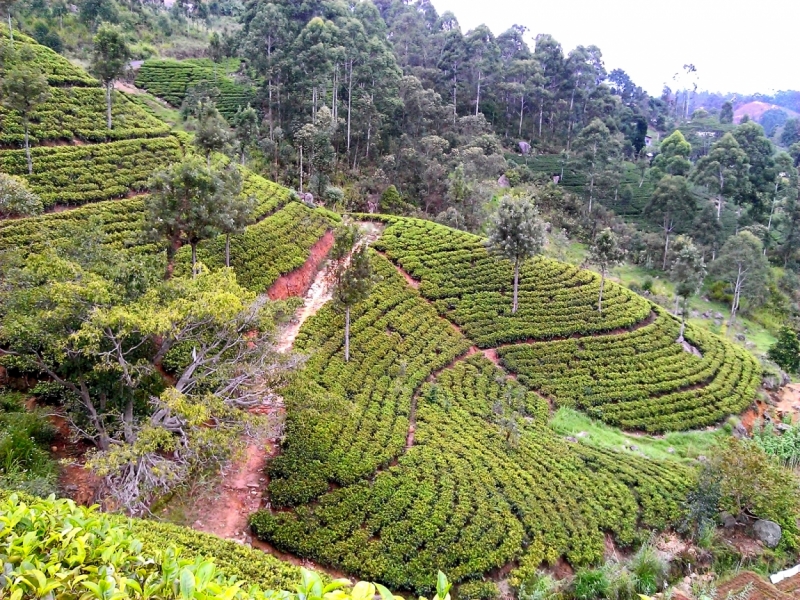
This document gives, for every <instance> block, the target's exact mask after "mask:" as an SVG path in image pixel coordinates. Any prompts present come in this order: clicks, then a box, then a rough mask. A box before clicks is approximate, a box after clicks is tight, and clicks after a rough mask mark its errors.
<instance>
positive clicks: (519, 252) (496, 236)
mask: <svg viewBox="0 0 800 600" xmlns="http://www.w3.org/2000/svg"><path fill="white" fill-rule="evenodd" d="M544 242H545V235H544V223H543V222H542V220H541V219H540V218H539V211H538V210H537V209H536V207H535V206H534V205H533V202H532V201H531V200H530V199H529V198H511V197H510V196H504V197H503V198H502V199H501V200H500V204H499V205H498V207H497V212H496V213H495V214H494V216H493V217H492V223H491V225H490V229H489V239H488V240H487V246H488V248H489V250H490V251H492V252H494V253H496V254H499V255H501V256H504V257H505V258H507V259H508V260H510V261H511V263H512V264H513V265H514V298H513V301H512V305H511V313H512V314H514V313H516V312H517V308H518V306H519V302H518V291H519V268H520V266H521V265H522V262H523V261H525V260H526V259H528V258H531V257H532V256H536V255H537V254H539V253H541V251H542V248H544Z"/></svg>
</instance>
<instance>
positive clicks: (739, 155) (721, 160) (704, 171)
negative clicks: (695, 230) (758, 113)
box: [692, 133, 748, 220]
mask: <svg viewBox="0 0 800 600" xmlns="http://www.w3.org/2000/svg"><path fill="white" fill-rule="evenodd" d="M747 168H748V163H747V154H746V153H745V152H744V150H742V148H741V146H740V145H739V142H737V141H736V138H734V137H733V135H731V134H730V133H726V134H725V135H724V136H722V138H721V139H720V140H719V141H718V142H716V143H714V145H713V146H711V150H710V151H709V153H708V154H707V155H706V156H704V157H702V158H701V159H700V160H698V161H697V164H696V165H695V170H694V172H693V173H692V181H694V182H695V183H698V184H700V185H704V186H706V187H707V188H708V190H709V191H710V192H711V193H712V194H715V195H716V197H717V200H716V204H717V220H719V219H720V218H721V215H722V207H723V205H724V203H725V200H726V198H727V199H730V198H736V197H737V194H738V193H739V191H740V189H741V188H742V186H744V185H746V181H747V179H746V178H747Z"/></svg>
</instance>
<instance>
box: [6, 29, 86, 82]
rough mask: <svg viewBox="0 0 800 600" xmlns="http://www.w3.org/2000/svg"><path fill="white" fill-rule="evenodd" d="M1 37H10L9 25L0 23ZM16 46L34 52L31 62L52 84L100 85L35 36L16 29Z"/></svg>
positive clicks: (18, 48) (19, 49)
mask: <svg viewBox="0 0 800 600" xmlns="http://www.w3.org/2000/svg"><path fill="white" fill-rule="evenodd" d="M0 38H4V39H8V27H7V26H5V25H0ZM14 47H15V50H17V51H25V52H30V53H31V54H32V56H33V60H32V61H31V62H32V63H33V65H34V66H36V67H38V68H39V69H40V70H41V71H42V72H43V73H44V74H45V76H46V77H47V82H48V83H49V84H50V85H52V86H70V85H71V86H78V87H97V86H99V85H100V84H99V82H98V81H97V80H96V79H95V78H94V77H91V76H90V75H89V74H88V73H87V72H86V71H84V70H83V69H81V68H80V67H77V66H75V65H73V64H72V63H71V62H69V61H68V60H67V59H66V58H64V57H63V56H61V55H60V54H58V53H57V52H55V51H54V50H51V49H50V48H48V47H47V46H42V45H41V44H39V43H38V42H37V41H36V40H34V39H33V38H31V37H28V36H27V35H23V34H21V33H20V32H19V31H16V30H15V31H14Z"/></svg>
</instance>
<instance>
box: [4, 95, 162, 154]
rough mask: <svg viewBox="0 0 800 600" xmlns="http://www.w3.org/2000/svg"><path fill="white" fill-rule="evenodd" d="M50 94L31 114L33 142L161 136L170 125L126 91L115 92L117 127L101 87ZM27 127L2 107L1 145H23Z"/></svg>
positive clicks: (88, 140) (113, 111)
mask: <svg viewBox="0 0 800 600" xmlns="http://www.w3.org/2000/svg"><path fill="white" fill-rule="evenodd" d="M50 93H51V95H50V98H49V100H48V101H47V102H45V103H44V104H42V105H40V106H39V107H38V108H37V109H36V110H35V111H34V112H33V113H32V115H31V118H30V128H29V135H30V142H31V145H34V146H35V145H38V144H40V143H42V142H53V141H63V140H67V141H72V140H73V139H74V138H77V139H79V140H83V141H86V142H107V141H113V140H123V139H131V138H148V137H160V136H164V135H167V134H168V133H169V131H170V127H169V125H167V124H166V123H164V122H162V121H159V120H158V119H156V118H155V117H152V116H150V115H149V114H147V113H146V112H145V111H144V110H142V109H141V108H139V107H138V106H137V105H136V104H134V103H133V102H131V101H130V100H128V99H127V98H126V97H125V96H124V95H123V94H120V93H118V92H114V102H113V105H112V121H113V128H112V129H110V130H109V129H108V128H107V127H106V97H105V91H104V90H102V89H100V88H51V90H50ZM24 139H25V129H24V126H23V123H22V119H21V118H20V116H19V115H18V114H17V113H16V112H13V111H8V110H6V109H4V108H0V145H5V146H22V145H23V143H24Z"/></svg>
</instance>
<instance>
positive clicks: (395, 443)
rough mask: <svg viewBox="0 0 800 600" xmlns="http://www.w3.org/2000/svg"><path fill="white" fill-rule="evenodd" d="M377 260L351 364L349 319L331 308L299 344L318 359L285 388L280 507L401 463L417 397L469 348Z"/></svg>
mask: <svg viewBox="0 0 800 600" xmlns="http://www.w3.org/2000/svg"><path fill="white" fill-rule="evenodd" d="M373 264H374V266H375V269H376V271H377V273H378V274H379V275H380V277H382V281H380V282H379V283H378V284H377V285H376V286H375V288H374V289H373V290H372V292H371V294H370V295H369V297H368V299H366V300H365V301H364V302H362V303H361V304H360V305H358V306H357V307H354V309H353V312H352V328H351V339H350V348H351V350H350V351H351V359H350V361H349V362H345V361H344V352H343V346H344V314H342V313H341V312H338V311H336V310H335V308H334V307H333V306H332V305H330V304H328V305H326V306H325V307H324V308H323V309H322V310H320V311H319V312H318V313H317V314H316V315H315V316H314V317H312V318H311V319H309V320H308V322H307V323H306V325H304V327H303V329H302V330H301V332H300V335H299V336H298V338H297V340H296V342H295V348H296V349H297V350H298V351H299V352H301V353H304V354H309V355H310V356H309V359H308V363H307V365H306V367H305V369H304V370H303V371H302V372H301V373H299V374H298V376H297V378H296V380H295V381H294V382H293V383H292V384H291V385H290V386H289V388H287V389H286V390H284V392H283V395H284V399H285V401H286V405H287V413H288V414H287V420H286V436H285V443H284V444H283V447H282V454H281V455H280V456H279V457H277V458H276V459H275V460H274V461H273V462H272V463H271V465H270V477H271V483H270V487H269V491H270V497H271V502H272V504H273V505H274V506H292V505H298V504H303V503H305V502H309V501H311V500H313V499H314V498H316V497H317V496H319V495H320V494H322V493H324V492H325V491H326V490H327V489H328V486H329V484H330V483H335V484H338V485H348V484H353V483H355V482H356V481H358V480H360V479H362V478H366V477H370V476H371V475H372V474H374V472H375V471H376V470H377V469H379V468H384V467H386V466H388V465H389V464H391V463H392V461H394V460H396V459H397V457H398V456H399V455H400V454H402V452H403V450H404V448H405V445H406V438H407V435H408V427H409V416H410V412H411V404H412V397H413V396H414V393H415V392H416V390H417V389H418V388H419V387H420V386H421V385H422V383H423V382H424V381H425V380H426V379H427V378H428V377H430V376H431V374H432V373H434V372H435V371H436V370H437V369H441V368H443V367H445V366H446V365H448V364H449V363H450V362H451V361H452V360H453V359H455V358H456V357H457V356H460V355H462V354H464V353H465V352H466V351H467V350H468V349H469V346H470V343H469V342H468V341H467V340H466V339H465V338H464V337H463V336H462V335H460V334H459V333H458V332H457V331H455V329H453V327H451V326H450V324H449V323H447V322H446V321H444V320H443V319H441V318H439V317H438V316H437V314H436V311H435V310H434V309H433V308H432V307H431V306H430V305H429V304H428V303H427V302H426V301H425V300H423V299H422V298H420V297H419V295H418V294H417V293H416V292H415V291H414V290H411V289H410V288H408V287H407V286H406V285H405V281H404V280H403V279H402V277H400V275H398V274H397V272H396V270H395V269H394V268H393V267H392V266H391V265H390V264H389V263H388V262H387V261H386V260H385V259H383V258H381V257H379V256H374V257H373Z"/></svg>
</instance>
